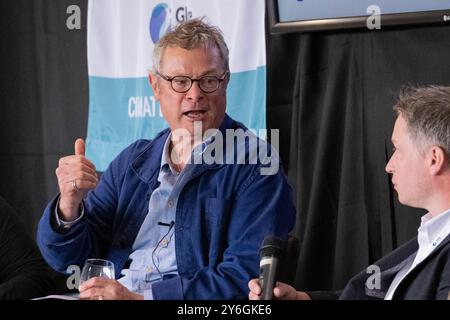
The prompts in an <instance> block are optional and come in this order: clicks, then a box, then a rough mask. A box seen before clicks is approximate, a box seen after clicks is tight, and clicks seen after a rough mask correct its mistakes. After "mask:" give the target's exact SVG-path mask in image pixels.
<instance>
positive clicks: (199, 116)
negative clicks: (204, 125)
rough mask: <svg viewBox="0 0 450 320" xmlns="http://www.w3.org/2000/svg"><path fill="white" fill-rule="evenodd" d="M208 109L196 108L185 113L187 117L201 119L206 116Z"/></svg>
mask: <svg viewBox="0 0 450 320" xmlns="http://www.w3.org/2000/svg"><path fill="white" fill-rule="evenodd" d="M205 114H206V111H204V110H196V111H188V112H185V113H183V115H185V116H186V117H188V118H189V119H192V120H201V119H203V117H204V116H205Z"/></svg>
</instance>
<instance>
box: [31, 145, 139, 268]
mask: <svg viewBox="0 0 450 320" xmlns="http://www.w3.org/2000/svg"><path fill="white" fill-rule="evenodd" d="M131 148H133V145H131V146H130V147H128V148H127V149H125V150H124V151H122V153H121V154H120V155H119V156H118V157H117V158H116V159H114V160H113V161H112V162H111V164H110V165H109V167H108V169H107V170H106V171H105V172H104V173H103V174H102V176H101V178H100V180H99V183H98V184H97V187H96V188H95V189H94V190H92V191H90V192H89V193H88V195H87V197H86V199H84V200H83V203H84V216H83V218H82V219H81V220H80V221H79V222H78V223H76V224H75V225H73V226H72V227H71V228H70V229H69V230H68V231H67V232H64V233H63V232H61V231H58V230H55V229H54V227H53V224H52V219H54V217H52V215H54V214H55V206H56V203H57V199H58V197H59V195H57V196H56V197H55V198H54V199H53V200H52V201H50V203H49V204H48V205H47V207H46V208H45V211H44V214H43V216H42V218H41V219H40V221H39V225H38V232H37V243H38V245H39V248H40V250H41V252H42V255H43V256H44V258H45V260H46V261H47V262H48V263H49V265H50V266H51V267H52V268H53V269H55V270H57V271H59V272H63V273H65V272H66V270H67V267H68V266H70V265H78V266H82V264H83V262H84V260H85V259H87V258H88V257H104V256H105V255H106V252H107V248H108V247H110V246H111V241H112V232H113V231H112V228H113V225H114V218H115V213H116V211H117V203H118V190H119V187H118V184H120V181H121V178H122V177H123V175H124V172H125V171H126V168H127V166H128V163H129V158H130V154H131V153H132V150H130V149H131Z"/></svg>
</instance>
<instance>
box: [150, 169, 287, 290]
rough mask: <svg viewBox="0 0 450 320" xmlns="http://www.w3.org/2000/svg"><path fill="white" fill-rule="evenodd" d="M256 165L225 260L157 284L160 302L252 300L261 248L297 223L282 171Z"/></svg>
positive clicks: (227, 234)
mask: <svg viewBox="0 0 450 320" xmlns="http://www.w3.org/2000/svg"><path fill="white" fill-rule="evenodd" d="M260 168H261V167H258V166H253V170H252V173H251V175H249V177H248V178H247V179H246V180H245V182H244V183H243V184H242V185H241V186H240V189H239V190H238V192H237V194H236V197H235V199H234V201H233V203H231V204H229V210H230V216H229V219H228V222H227V223H226V224H225V226H224V228H223V229H224V230H225V231H224V232H223V234H222V235H221V238H220V241H222V242H224V243H226V244H227V245H226V246H225V250H224V252H223V253H222V254H221V255H220V258H219V259H220V261H219V263H218V264H217V265H216V266H215V267H211V266H210V265H209V266H207V267H205V268H203V269H200V270H198V271H197V272H196V273H195V274H194V275H193V276H192V277H181V276H177V277H174V278H171V279H168V280H163V281H160V282H156V283H154V284H153V286H152V289H153V297H154V299H247V296H248V286H247V285H248V281H249V280H250V279H252V278H256V277H257V276H258V273H259V253H258V252H259V248H260V245H261V243H262V241H263V239H264V237H266V236H268V235H274V236H278V237H280V238H282V239H286V238H287V234H288V232H289V231H290V230H291V229H292V228H293V226H294V222H295V209H294V205H293V200H292V192H291V188H290V186H289V185H288V183H287V181H286V178H285V175H284V173H283V172H282V170H280V171H279V172H278V173H277V174H275V175H261V174H260Z"/></svg>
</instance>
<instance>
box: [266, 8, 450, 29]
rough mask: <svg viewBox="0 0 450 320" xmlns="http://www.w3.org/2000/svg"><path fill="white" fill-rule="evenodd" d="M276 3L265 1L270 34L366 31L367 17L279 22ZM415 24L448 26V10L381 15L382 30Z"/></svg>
mask: <svg viewBox="0 0 450 320" xmlns="http://www.w3.org/2000/svg"><path fill="white" fill-rule="evenodd" d="M278 1H280V0H266V7H267V14H268V19H269V28H270V33H271V34H282V33H292V32H313V31H326V30H342V29H356V28H360V29H361V28H364V29H367V18H368V16H359V17H347V18H330V19H315V20H303V21H292V22H280V17H279V14H278ZM444 17H447V20H444ZM416 24H442V25H450V9H448V10H433V11H423V12H409V13H395V14H381V26H382V28H383V27H385V26H400V25H416ZM367 30H368V29H367ZM375 30H376V29H375Z"/></svg>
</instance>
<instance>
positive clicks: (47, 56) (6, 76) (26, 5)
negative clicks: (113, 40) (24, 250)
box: [0, 0, 88, 236]
mask: <svg viewBox="0 0 450 320" xmlns="http://www.w3.org/2000/svg"><path fill="white" fill-rule="evenodd" d="M70 5H78V6H79V7H80V9H81V27H82V28H81V30H69V29H68V28H67V27H66V20H67V18H69V16H70V15H69V14H67V13H66V10H67V7H69V6H70ZM86 11H87V0H82V1H80V0H2V1H0V61H1V62H0V63H1V67H0V70H1V72H0V105H1V116H0V139H1V143H0V181H1V183H0V195H2V196H3V197H4V198H5V199H7V201H8V202H9V203H10V204H11V205H12V206H13V207H14V208H15V209H16V210H17V211H18V212H19V215H20V218H21V220H23V222H24V225H25V227H26V228H27V231H28V232H29V233H30V235H32V236H34V234H35V229H36V224H37V222H38V219H39V218H40V216H41V214H42V212H43V210H44V208H45V205H46V203H47V202H48V201H49V200H50V199H51V198H52V197H53V196H54V195H55V194H56V192H57V184H56V177H55V173H54V171H55V169H56V165H57V161H58V159H59V158H60V157H61V156H63V155H67V154H70V153H71V152H73V142H74V141H75V138H77V137H84V136H85V135H86V128H87V111H88V83H87V79H88V78H87V59H86Z"/></svg>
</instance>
